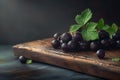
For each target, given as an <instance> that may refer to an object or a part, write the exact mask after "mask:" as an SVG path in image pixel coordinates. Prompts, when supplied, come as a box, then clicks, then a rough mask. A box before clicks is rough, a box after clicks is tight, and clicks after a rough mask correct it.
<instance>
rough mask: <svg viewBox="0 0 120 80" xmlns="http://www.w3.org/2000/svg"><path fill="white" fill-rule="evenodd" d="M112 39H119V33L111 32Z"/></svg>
mask: <svg viewBox="0 0 120 80" xmlns="http://www.w3.org/2000/svg"><path fill="white" fill-rule="evenodd" d="M112 39H114V40H120V33H115V34H113V36H112Z"/></svg>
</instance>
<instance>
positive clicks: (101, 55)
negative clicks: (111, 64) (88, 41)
mask: <svg viewBox="0 0 120 80" xmlns="http://www.w3.org/2000/svg"><path fill="white" fill-rule="evenodd" d="M96 55H97V56H98V58H99V59H103V58H104V56H105V51H104V50H103V49H99V50H97V52H96Z"/></svg>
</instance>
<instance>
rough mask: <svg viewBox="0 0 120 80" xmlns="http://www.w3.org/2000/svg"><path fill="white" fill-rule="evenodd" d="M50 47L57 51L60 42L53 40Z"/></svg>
mask: <svg viewBox="0 0 120 80" xmlns="http://www.w3.org/2000/svg"><path fill="white" fill-rule="evenodd" d="M51 44H52V46H53V47H54V48H55V49H58V48H60V42H59V41H58V40H56V39H53V40H52V42H51Z"/></svg>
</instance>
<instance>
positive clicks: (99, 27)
mask: <svg viewBox="0 0 120 80" xmlns="http://www.w3.org/2000/svg"><path fill="white" fill-rule="evenodd" d="M103 27H104V20H103V18H101V19H100V20H99V21H98V24H97V28H98V29H99V30H102V29H103Z"/></svg>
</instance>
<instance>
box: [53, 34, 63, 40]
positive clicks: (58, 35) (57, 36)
mask: <svg viewBox="0 0 120 80" xmlns="http://www.w3.org/2000/svg"><path fill="white" fill-rule="evenodd" d="M60 35H61V34H60V33H55V34H54V35H53V38H54V39H57V40H59V38H60Z"/></svg>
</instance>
